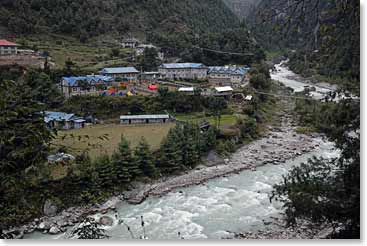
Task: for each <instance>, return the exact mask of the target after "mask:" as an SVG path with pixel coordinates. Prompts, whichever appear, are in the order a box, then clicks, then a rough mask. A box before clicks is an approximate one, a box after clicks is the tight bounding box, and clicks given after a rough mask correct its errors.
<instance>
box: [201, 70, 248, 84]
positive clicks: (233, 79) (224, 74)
mask: <svg viewBox="0 0 367 246" xmlns="http://www.w3.org/2000/svg"><path fill="white" fill-rule="evenodd" d="M249 70H250V68H248V67H244V66H215V67H209V69H208V78H209V83H211V84H212V85H213V86H236V87H237V86H240V85H241V84H243V83H245V82H246V80H247V76H246V75H247V74H248V72H249Z"/></svg>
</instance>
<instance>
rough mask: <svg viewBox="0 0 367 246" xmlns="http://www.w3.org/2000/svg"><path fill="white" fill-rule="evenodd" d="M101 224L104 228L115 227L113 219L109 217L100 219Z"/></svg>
mask: <svg viewBox="0 0 367 246" xmlns="http://www.w3.org/2000/svg"><path fill="white" fill-rule="evenodd" d="M99 223H100V224H101V225H104V226H112V225H113V219H112V218H111V217H109V216H102V217H101V218H100V219H99Z"/></svg>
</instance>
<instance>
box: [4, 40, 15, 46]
mask: <svg viewBox="0 0 367 246" xmlns="http://www.w3.org/2000/svg"><path fill="white" fill-rule="evenodd" d="M0 46H18V45H17V44H16V43H13V42H9V41H8V40H5V39H0Z"/></svg>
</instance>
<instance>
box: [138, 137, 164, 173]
mask: <svg viewBox="0 0 367 246" xmlns="http://www.w3.org/2000/svg"><path fill="white" fill-rule="evenodd" d="M134 160H135V162H136V164H137V165H139V168H140V170H141V171H142V173H143V175H145V176H147V177H150V178H156V177H157V176H158V170H157V169H156V167H155V160H154V157H153V155H152V152H151V151H150V147H149V145H148V143H147V141H146V140H145V138H142V139H141V141H140V143H139V145H138V146H137V147H136V149H135V152H134Z"/></svg>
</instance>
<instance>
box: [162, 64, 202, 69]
mask: <svg viewBox="0 0 367 246" xmlns="http://www.w3.org/2000/svg"><path fill="white" fill-rule="evenodd" d="M160 68H167V69H185V68H194V69H197V68H206V66H205V65H204V64H202V63H165V64H162V65H161V66H160Z"/></svg>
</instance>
